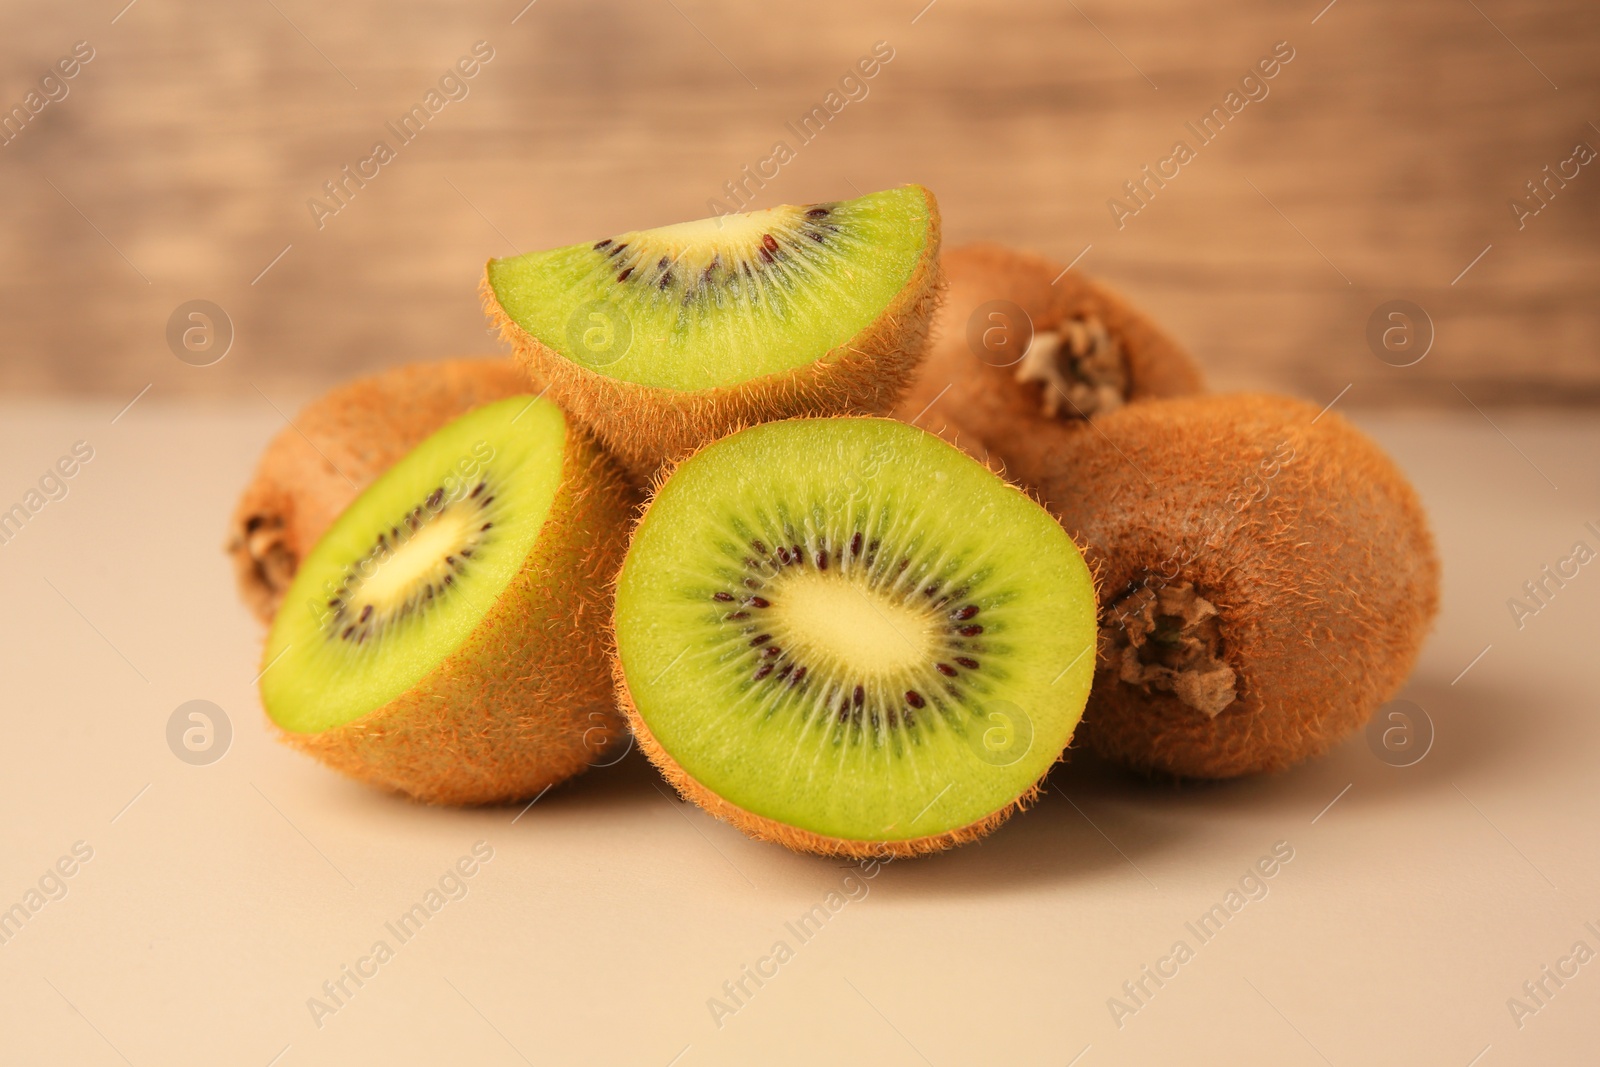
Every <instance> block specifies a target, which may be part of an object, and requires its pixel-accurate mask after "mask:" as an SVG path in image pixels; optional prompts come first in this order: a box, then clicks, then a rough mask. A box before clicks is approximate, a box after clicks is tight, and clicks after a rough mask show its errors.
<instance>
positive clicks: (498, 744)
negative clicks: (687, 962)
mask: <svg viewBox="0 0 1600 1067" xmlns="http://www.w3.org/2000/svg"><path fill="white" fill-rule="evenodd" d="M480 292H481V296H482V299H483V303H484V307H485V310H486V312H487V315H488V317H489V319H490V320H491V322H492V323H493V325H494V327H495V328H497V329H498V330H499V332H500V334H501V336H502V337H503V338H504V339H505V340H506V341H507V342H509V344H510V347H511V348H512V352H513V354H512V356H511V357H510V358H506V357H501V358H491V359H465V360H461V359H458V360H446V361H440V362H435V363H423V364H416V365H411V366H404V367H400V368H397V369H392V370H389V371H386V372H384V373H381V374H378V375H376V376H374V377H369V378H364V379H360V380H357V381H354V382H351V383H348V384H346V385H344V386H341V387H340V388H338V389H336V390H334V391H333V392H331V393H329V394H327V395H326V396H324V397H322V398H320V399H318V400H316V401H314V402H313V403H311V404H310V405H309V406H307V407H306V408H305V409H304V410H303V411H301V413H300V414H299V416H298V417H297V418H296V419H295V420H294V422H293V424H292V425H291V426H290V427H288V428H286V429H285V430H284V431H283V432H282V433H281V434H280V435H279V437H278V438H277V439H275V440H274V441H273V442H272V443H271V444H270V445H269V447H268V448H267V450H266V452H265V454H264V455H263V456H262V458H261V461H260V463H259V465H258V468H257V471H256V474H255V477H254V479H253V481H252V483H251V484H250V486H249V487H248V488H247V489H246V490H245V493H244V495H243V497H242V498H241V499H240V501H239V503H238V506H237V508H236V510H235V512H234V516H233V519H232V521H231V528H230V533H229V537H228V542H227V548H228V552H229V554H230V556H231V557H232V559H233V562H234V566H235V571H236V575H237V578H238V584H239V589H240V593H241V595H242V597H243V599H244V601H245V603H246V604H247V605H248V606H249V608H250V609H251V610H253V611H254V612H255V613H256V614H257V615H258V616H259V617H260V618H261V619H262V621H263V622H265V623H267V624H268V626H269V631H268V634H267V637H266V641H265V647H264V649H263V653H262V670H261V676H260V681H259V685H260V690H261V699H262V703H263V706H264V708H265V710H266V713H267V717H268V719H269V720H270V722H271V723H272V725H273V728H274V729H275V731H276V732H277V734H278V735H279V736H280V737H281V738H282V739H283V740H284V741H286V742H287V743H289V744H290V745H292V746H294V747H297V748H299V749H302V750H304V751H306V752H308V753H310V754H312V755H313V756H315V757H316V758H317V759H319V760H321V761H323V762H325V763H326V764H328V765H329V766H332V767H335V768H337V769H339V770H341V771H343V772H345V773H347V774H349V775H351V776H352V777H355V778H357V779H361V780H364V781H367V782H370V783H372V784H374V785H377V786H379V787H381V788H384V789H388V790H392V791H394V792H397V793H400V794H404V795H407V796H410V797H412V798H414V799H417V800H420V801H425V802H429V803H436V804H458V805H465V804H492V803H505V802H511V801H516V800H524V799H527V798H531V797H536V796H538V795H540V794H541V793H542V792H543V791H544V790H546V789H548V788H550V787H551V786H553V785H555V784H557V783H559V782H562V781H564V780H566V779H568V778H570V777H572V776H574V775H576V774H578V773H580V772H582V771H583V770H585V769H586V768H590V767H598V766H608V765H610V764H611V763H614V762H615V761H616V759H617V758H618V757H617V754H618V753H619V752H621V751H622V750H623V749H624V747H625V746H627V745H628V744H629V743H630V742H632V743H636V744H637V746H638V748H639V749H640V750H641V751H643V752H644V754H645V755H646V756H647V757H648V758H649V760H650V761H651V762H652V763H653V764H654V765H655V767H656V768H657V769H658V770H659V771H660V772H661V773H662V774H663V775H664V776H665V777H666V778H667V780H668V781H669V782H670V783H671V784H672V785H673V786H674V787H675V788H676V789H677V790H678V791H679V793H681V794H682V795H683V796H684V797H686V798H687V799H689V800H692V801H694V802H695V803H696V804H699V805H700V806H701V807H703V808H705V809H706V810H707V811H709V812H710V813H712V814H713V815H715V816H717V817H718V818H721V819H724V820H726V821H727V822H729V823H731V824H732V825H734V826H736V827H738V828H739V829H740V830H742V831H744V832H745V833H747V834H749V835H751V836H753V837H756V838H759V839H762V840H767V841H772V842H776V843H779V844H781V845H784V846H787V847H789V848H793V849H796V850H800V851H806V852H813V853H819V854H824V855H842V856H863V855H878V856H882V855H915V854H920V853H926V852H933V851H938V850H941V849H945V848H948V847H951V846H953V845H957V844H960V843H963V842H966V841H970V840H973V839H975V838H977V837H980V836H982V835H983V834H985V833H987V832H988V831H990V830H992V829H993V828H994V827H995V826H997V825H999V824H1000V823H1001V822H1003V821H1004V820H1005V819H1006V818H1007V817H1008V816H1010V815H1011V814H1012V813H1013V812H1015V811H1017V810H1019V809H1021V808H1024V807H1026V806H1027V804H1028V803H1029V802H1030V801H1031V800H1032V799H1033V798H1034V797H1035V796H1036V795H1037V793H1038V791H1039V788H1040V784H1041V782H1042V781H1043V779H1044V776H1045V775H1046V774H1047V773H1048V772H1049V770H1050V768H1051V767H1052V766H1053V765H1054V764H1055V763H1056V762H1058V761H1060V760H1061V759H1063V758H1064V757H1065V755H1066V753H1067V751H1068V749H1069V746H1070V744H1071V742H1072V740H1073V738H1074V736H1077V737H1079V738H1080V740H1081V742H1083V743H1086V744H1087V746H1088V747H1090V748H1091V749H1092V750H1093V751H1094V752H1096V753H1097V754H1099V755H1100V756H1102V757H1104V758H1107V759H1110V760H1112V761H1115V762H1117V763H1120V764H1123V765H1125V766H1126V767H1128V768H1131V769H1133V770H1136V771H1140V772H1144V773H1146V774H1147V775H1152V776H1157V777H1165V778H1169V779H1220V778H1230V777H1235V776H1238V775H1244V774H1250V773H1256V772H1262V771H1273V770H1281V769H1283V768H1286V767H1289V766H1291V765H1293V764H1295V763H1298V762H1300V761H1302V760H1305V759H1309V758H1311V757H1314V756H1317V755H1319V754H1321V753H1323V752H1325V751H1327V750H1328V749H1329V748H1330V747H1331V746H1333V745H1334V744H1335V743H1336V742H1338V741H1339V740H1341V739H1342V738H1344V737H1346V736H1348V735H1349V734H1350V733H1351V732H1352V731H1354V730H1356V729H1358V728H1359V727H1360V726H1361V725H1362V724H1363V723H1364V722H1365V721H1366V719H1367V717H1368V716H1369V715H1370V714H1371V713H1372V711H1373V709H1375V708H1376V707H1377V706H1379V705H1380V704H1381V703H1382V702H1383V701H1385V700H1387V699H1389V698H1390V697H1392V696H1393V695H1394V694H1395V692H1396V691H1397V690H1398V689H1399V687H1400V686H1401V685H1402V684H1403V683H1404V681H1405V679H1406V677H1407V675H1408V674H1409V672H1410V670H1411V668H1412V666H1413V664H1414V662H1415V660H1416V657H1417V654H1418V650H1419V647H1420V644H1421V641H1422V638H1423V636H1424V635H1425V632H1426V630H1427V628H1428V626H1429V624H1430V622H1431V620H1432V617H1433V615H1434V612H1435V610H1436V606H1437V599H1438V581H1439V575H1438V564H1437V562H1436V559H1435V555H1434V551H1433V546H1432V542H1431V539H1430V535H1429V532H1428V528H1427V523H1426V520H1425V518H1424V515H1423V513H1422V510H1421V507H1420V506H1419V504H1418V501H1417V498H1416V494H1415V493H1414V492H1413V490H1412V489H1411V487H1410V486H1409V485H1408V484H1407V482H1406V480H1405V479H1404V477H1403V476H1402V475H1401V474H1400V472H1399V471H1398V470H1397V469H1396V467H1395V466H1394V464H1393V463H1392V462H1391V461H1390V460H1389V459H1388V458H1387V457H1385V456H1384V455H1383V453H1382V452H1381V451H1380V450H1379V449H1378V448H1377V447H1376V446H1375V445H1374V444H1373V443H1372V442H1371V441H1370V440H1368V439H1367V438H1366V437H1365V436H1363V435H1362V434H1361V433H1359V432H1358V431H1357V430H1355V429H1354V428H1353V427H1351V426H1350V425H1349V424H1348V423H1347V422H1345V421H1344V420H1343V419H1342V418H1340V417H1339V416H1338V415H1336V414H1333V413H1331V412H1318V411H1317V410H1316V409H1315V408H1314V407H1312V406H1310V405H1307V404H1304V403H1301V402H1299V401H1295V400H1291V399H1287V398H1282V397H1274V396H1265V395H1238V396H1230V395H1209V394H1207V393H1206V392H1205V390H1204V384H1203V377H1202V375H1201V372H1200V370H1199V368H1198V366H1197V365H1196V364H1195V362H1194V360H1193V359H1192V358H1191V357H1190V356H1189V355H1188V354H1187V353H1186V352H1185V351H1184V350H1183V349H1182V347H1181V346H1179V345H1178V344H1177V343H1176V342H1174V341H1173V340H1171V339H1170V338H1169V337H1168V336H1167V335H1165V334H1164V333H1163V332H1162V331H1161V330H1160V329H1159V328H1157V327H1156V326H1155V325H1154V324H1153V323H1152V322H1151V321H1150V320H1149V319H1148V318H1146V317H1145V316H1144V315H1142V314H1141V313H1139V312H1138V311H1137V310H1135V309H1134V308H1132V307H1131V306H1130V305H1128V304H1127V303H1126V302H1125V301H1124V300H1122V299H1121V298H1119V297H1118V296H1116V295H1115V294H1114V293H1112V292H1110V291H1109V290H1107V289H1106V288H1104V287H1103V286H1101V285H1099V284H1097V283H1096V282H1094V281H1092V280H1090V279H1087V278H1085V277H1083V276H1081V275H1079V274H1078V273H1076V272H1074V271H1071V270H1066V271H1063V270H1062V268H1061V267H1060V266H1059V265H1057V264H1055V263H1052V262H1050V261H1048V260H1045V259H1042V258H1038V257H1035V256H1032V255H1029V254H1026V253H1023V252H1019V251H1015V250H1012V249H1007V248H1004V247H1001V246H997V245H974V246H970V247H967V248H963V249H957V250H955V251H950V252H942V250H941V247H940V218H939V211H938V207H937V204H936V202H935V200H934V198H933V196H932V194H931V193H929V192H928V191H927V190H926V189H924V188H922V187H920V186H915V185H908V186H902V187H900V188H896V189H890V190H886V191H883V192H877V193H872V194H869V195H867V196H863V197H858V198H856V199H853V200H844V201H838V202H831V203H820V204H807V205H800V206H783V207H775V208H771V209H767V210H763V211H755V212H749V213H745V214H737V215H735V214H729V215H723V216H720V217H718V218H715V219H706V220H701V221H697V222H688V223H679V224H676V225H670V226H665V227H660V228H657V229H650V230H635V231H630V232H628V233H622V234H617V235H614V236H611V237H607V238H603V239H600V240H597V241H593V242H585V243H583V244H579V245H573V246H571V247H567V248H560V249H555V250H552V251H547V252H536V253H532V254H528V255H521V256H516V257H512V258H507V259H493V260H490V261H489V263H488V265H487V268H486V270H485V272H484V276H483V279H482V283H481V286H480ZM1080 720H1081V722H1080Z"/></svg>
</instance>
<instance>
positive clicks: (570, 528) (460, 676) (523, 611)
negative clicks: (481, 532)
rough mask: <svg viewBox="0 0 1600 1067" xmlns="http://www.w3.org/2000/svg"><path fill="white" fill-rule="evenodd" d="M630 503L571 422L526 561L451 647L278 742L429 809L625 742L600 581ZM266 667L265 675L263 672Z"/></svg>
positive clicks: (533, 786)
mask: <svg viewBox="0 0 1600 1067" xmlns="http://www.w3.org/2000/svg"><path fill="white" fill-rule="evenodd" d="M634 499H635V497H634V493H633V491H632V489H631V487H630V485H629V483H628V482H627V481H626V480H625V479H624V478H623V476H622V474H621V473H620V472H619V471H618V470H617V468H616V467H615V465H614V464H613V463H612V462H611V461H610V460H609V459H608V458H607V457H606V456H605V454H604V453H603V452H602V451H601V450H600V448H599V446H598V445H597V444H596V443H595V442H594V441H593V440H592V439H591V438H590V437H589V436H588V435H587V434H585V433H584V432H583V431H581V430H579V429H578V428H577V427H576V426H574V425H573V424H572V422H571V420H569V421H568V425H567V445H566V454H565V456H564V458H563V469H562V475H561V487H560V489H559V490H558V491H557V493H556V498H555V501H554V502H553V504H552V505H551V509H550V514H549V516H548V517H547V518H546V520H545V525H544V527H543V529H542V530H541V531H540V534H539V544H540V546H541V549H542V548H543V546H545V545H547V544H548V545H551V546H561V551H560V552H557V553H553V554H551V555H549V556H547V557H545V558H543V559H542V560H540V561H539V562H540V564H542V567H541V566H539V565H536V564H535V562H534V560H533V559H532V558H530V560H529V562H528V565H527V566H525V567H524V569H523V570H522V571H521V572H519V573H518V574H517V575H516V576H515V577H514V578H513V579H512V580H511V584H510V585H509V586H507V588H506V590H505V592H504V593H502V594H501V596H500V597H499V599H498V600H496V602H495V604H494V606H493V607H491V608H490V609H489V611H488V612H487V613H486V614H485V615H484V617H483V619H482V620H481V621H480V622H479V624H478V626H477V628H476V629H474V630H473V632H472V634H471V635H470V636H468V638H467V640H466V641H465V642H464V643H463V644H462V645H461V647H460V648H459V649H457V650H456V651H455V652H453V653H451V654H450V656H449V657H447V658H446V659H445V660H444V662H443V663H441V664H439V666H437V667H436V668H435V669H434V670H433V671H432V672H430V673H429V674H428V675H427V676H426V677H425V678H423V679H422V680H421V681H420V682H418V683H417V685H416V686H414V687H413V688H412V689H410V690H409V691H407V692H406V693H404V694H402V695H401V696H399V697H397V698H396V699H395V700H393V701H391V702H390V703H388V704H386V705H384V706H383V707H381V708H378V709H376V710H374V711H372V712H369V713H368V714H366V715H364V716H362V717H361V718H359V719H355V720H353V721H351V722H348V723H345V724H343V725H341V726H337V727H334V728H333V729H331V730H324V731H321V732H319V733H295V732H292V731H287V730H283V729H281V728H280V729H278V735H279V737H280V739H282V740H283V741H285V742H287V743H288V744H290V745H292V746H293V747H295V748H298V749H300V750H301V751H303V752H307V753H309V754H310V755H312V756H314V757H316V758H317V759H318V760H320V761H322V762H323V763H325V764H327V765H328V766H330V767H333V768H335V769H337V770H340V771H342V772H344V773H345V774H348V775H350V776H351V777H352V778H356V779H358V780H360V781H364V782H368V783H370V784H373V785H376V786H379V787H381V788H385V789H390V790H393V791H396V792H399V793H403V794H405V795H407V796H410V797H412V798H414V799H416V800H420V801H424V802H426V803H430V804H448V805H469V804H494V803H502V802H506V801H511V800H517V799H521V798H525V797H531V796H536V795H537V794H538V793H540V792H541V791H542V790H544V789H546V788H548V787H550V786H553V785H556V784H557V783H559V782H562V781H565V780H566V779H568V778H570V777H572V776H573V775H575V774H577V773H579V772H580V771H582V770H584V769H585V768H586V767H589V766H591V765H593V764H594V763H595V762H596V761H597V760H599V759H600V757H601V756H603V755H604V754H605V753H606V752H607V751H610V750H611V749H613V748H614V747H615V746H616V745H617V743H618V742H619V741H621V740H622V738H623V737H625V736H626V735H625V730H626V726H625V725H624V720H623V718H622V716H621V715H620V714H619V713H618V710H617V703H616V694H615V692H614V691H613V689H612V685H611V676H610V671H609V670H608V663H607V659H608V646H607V641H608V637H607V634H608V630H609V619H610V617H611V596H612V588H611V585H610V579H611V576H612V575H613V574H615V573H616V571H617V569H618V568H619V567H620V566H621V562H622V553H623V550H624V548H625V546H626V544H627V531H628V524H629V519H630V515H631V512H632V508H633V501H634ZM268 669H270V667H269V668H268Z"/></svg>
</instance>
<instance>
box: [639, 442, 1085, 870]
mask: <svg viewBox="0 0 1600 1067" xmlns="http://www.w3.org/2000/svg"><path fill="white" fill-rule="evenodd" d="M1094 615H1095V590H1094V584H1093V579H1092V578H1091V576H1090V573H1089V570H1088V568H1087V567H1086V566H1085V564H1084V561H1083V558H1082V557H1081V555H1080V554H1079V553H1078V550H1077V548H1076V546H1074V545H1073V543H1072V540H1071V539H1070V538H1069V537H1068V536H1067V535H1066V533H1065V532H1064V531H1063V530H1062V528H1061V527H1060V525H1059V524H1057V523H1056V522H1055V521H1054V520H1053V519H1052V518H1051V517H1050V516H1049V515H1048V514H1047V513H1046V512H1045V511H1044V510H1043V509H1041V508H1040V507H1039V505H1038V504H1036V503H1035V502H1034V501H1032V500H1031V499H1030V498H1028V497H1027V496H1026V495H1025V494H1023V493H1022V492H1020V491H1018V490H1017V489H1016V488H1014V487H1012V486H1010V485H1008V484H1007V483H1006V482H1004V481H1003V480H1002V479H1000V478H999V477H997V476H996V475H994V474H992V473H991V472H989V471H987V470H985V469H984V468H983V467H982V466H981V465H979V464H977V463H976V462H974V461H973V460H971V459H970V458H968V457H967V456H964V455H962V454H961V453H960V452H959V451H957V450H956V449H954V448H952V447H951V446H949V445H948V444H945V443H944V442H942V441H940V440H938V439H937V438H936V437H934V436H933V435H931V434H928V433H926V432H924V431H922V430H919V429H917V428H915V427H911V426H907V425H905V424H903V423H900V422H896V421H893V420H889V419H878V418H826V419H793V420H785V421H780V422H773V423H767V424H764V425H759V426H755V427H751V428H749V429H746V430H743V431H741V432H739V433H736V434H734V435H732V436H730V437H727V438H725V439H723V440H721V441H719V442H717V443H715V444H713V445H711V446H709V447H707V448H706V449H704V450H702V451H701V452H699V453H697V454H695V455H694V456H693V457H692V458H690V459H688V460H686V461H684V462H683V463H681V464H680V465H678V466H677V467H676V468H675V469H674V470H673V471H672V473H671V474H670V475H667V476H664V477H662V478H661V479H660V480H659V482H658V485H657V488H656V492H655V493H654V495H653V498H652V500H651V502H650V504H649V505H648V506H647V508H646V510H645V512H644V514H643V517H642V518H641V519H640V521H639V524H638V526H637V528H636V529H635V532H634V534H633V539H632V542H631V545H630V547H629V550H628V554H627V557H626V560H625V562H624V565H623V568H622V571H621V573H620V576H619V578H618V583H617V601H616V611H615V622H614V625H615V635H616V636H615V645H616V659H615V668H614V669H615V678H616V682H617V689H618V692H619V694H620V696H621V699H622V703H623V708H624V710H625V712H626V714H627V715H628V719H629V722H630V724H631V726H632V728H633V733H634V735H635V737H636V738H637V740H638V743H639V747H640V748H641V750H642V751H643V752H644V753H645V754H646V755H647V756H648V757H649V758H650V760H651V761H652V762H653V763H654V764H655V765H656V766H657V767H658V768H659V769H660V770H661V772H662V773H663V774H664V775H665V776H666V777H667V779H668V780H669V781H670V782H671V783H672V784H673V786H674V787H675V788H676V789H677V790H678V791H679V792H680V793H681V794H682V795H683V796H685V797H686V798H688V799H690V800H693V801H694V802H695V803H697V804H699V805H701V806H702V807H704V808H705V809H706V810H707V811H709V812H711V813H712V814H713V815H715V816H717V817H718V818H721V819H723V820H725V821H727V822H729V823H731V824H732V825H734V826H736V827H737V828H739V829H740V830H742V831H743V832H745V833H747V834H749V835H751V836H753V837H756V838H758V839H762V840H767V841H774V842H777V843H779V844H782V845H785V846H787V847H789V848H792V849H796V850H800V851H805V852H814V853H819V854H825V855H843V856H865V855H883V854H893V855H914V854H919V853H926V852H933V851H938V850H941V849H945V848H949V847H951V846H953V845H957V844H961V843H963V842H966V841H970V840H973V839H975V838H977V837H980V836H982V835H984V834H986V833H988V832H989V831H990V830H992V829H994V828H995V827H996V826H998V825H999V824H1000V823H1001V822H1003V821H1004V820H1005V819H1006V818H1007V817H1008V816H1009V815H1010V814H1011V812H1013V811H1015V810H1017V809H1018V808H1020V807H1023V806H1025V805H1026V804H1027V803H1028V802H1029V801H1030V800H1031V799H1032V798H1033V797H1034V796H1035V795H1036V793H1037V791H1038V783H1039V781H1040V779H1041V778H1042V777H1043V775H1044V774H1045V773H1046V772H1047V771H1048V770H1049V768H1050V766H1051V765H1052V764H1053V763H1055V762H1056V760H1057V759H1059V758H1060V756H1061V753H1062V751H1063V749H1064V748H1065V746H1066V744H1067V742H1068V741H1069V739H1070V737H1071V735H1072V731H1073V728H1074V726H1075V725H1076V723H1077V720H1078V717H1079V715H1080V713H1081V711H1082V707H1083V703H1084V699H1085V697H1086V694H1087V689H1088V685H1089V682H1090V679H1091V677H1092V672H1093V660H1094V654H1093V648H1094V643H1095V622H1094Z"/></svg>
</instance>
